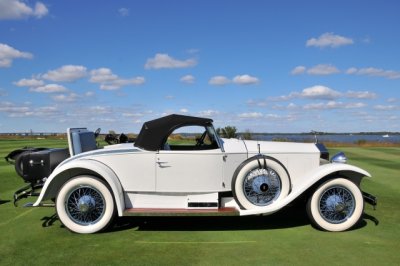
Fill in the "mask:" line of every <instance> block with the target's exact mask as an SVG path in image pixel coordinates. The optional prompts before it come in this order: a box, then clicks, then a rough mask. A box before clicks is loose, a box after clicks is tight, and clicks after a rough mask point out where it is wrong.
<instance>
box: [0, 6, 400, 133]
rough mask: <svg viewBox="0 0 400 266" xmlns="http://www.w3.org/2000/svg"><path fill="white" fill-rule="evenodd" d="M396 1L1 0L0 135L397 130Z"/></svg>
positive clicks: (399, 60)
mask: <svg viewBox="0 0 400 266" xmlns="http://www.w3.org/2000/svg"><path fill="white" fill-rule="evenodd" d="M399 11H400V2H399V1H76V0H73V1H23V0H0V132H21V131H29V130H31V129H32V130H33V131H40V132H43V131H45V132H54V131H56V132H62V131H64V130H65V129H66V128H67V127H88V128H90V129H95V128H97V127H101V128H102V129H103V132H107V131H108V130H115V131H117V132H125V133H127V132H138V131H139V129H140V127H141V125H142V123H143V122H144V121H147V120H150V119H154V118H158V117H160V116H163V115H167V114H171V113H180V114H186V115H194V116H204V117H210V118H213V119H214V121H215V125H216V126H226V125H232V126H236V127H237V128H238V129H239V130H241V131H244V130H250V131H252V132H309V131H311V130H317V131H330V132H332V131H333V132H360V131H400V48H399V47H400V31H399V30H398V27H399V25H400V16H399V15H398V14H399Z"/></svg>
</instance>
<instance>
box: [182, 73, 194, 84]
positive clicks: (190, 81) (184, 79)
mask: <svg viewBox="0 0 400 266" xmlns="http://www.w3.org/2000/svg"><path fill="white" fill-rule="evenodd" d="M195 80H196V79H195V78H194V77H193V76H192V75H185V76H183V77H181V78H180V81H181V82H182V83H186V84H193V83H194V82H195Z"/></svg>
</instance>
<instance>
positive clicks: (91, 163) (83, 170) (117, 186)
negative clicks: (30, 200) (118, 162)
mask: <svg viewBox="0 0 400 266" xmlns="http://www.w3.org/2000/svg"><path fill="white" fill-rule="evenodd" d="M82 174H86V175H95V176H98V177H100V178H103V179H104V180H105V181H106V182H107V184H108V186H109V187H110V189H111V191H112V193H113V195H114V199H115V204H116V207H117V210H118V215H119V216H122V215H123V211H124V209H125V203H124V195H123V190H122V186H121V183H120V182H119V179H118V177H117V175H116V174H115V173H114V171H112V169H110V168H109V167H108V166H106V165H105V164H103V163H101V162H99V161H96V160H87V159H83V160H73V161H70V162H68V163H66V164H63V165H62V166H60V167H58V168H56V169H55V170H54V171H53V173H52V174H51V175H50V176H49V178H48V179H47V181H46V183H45V184H44V186H43V188H42V191H41V192H40V195H39V198H38V199H37V201H36V202H35V203H34V204H33V205H32V206H33V207H37V206H40V205H41V202H42V201H44V200H48V199H53V198H56V196H57V193H58V191H59V189H60V188H61V187H62V185H63V184H64V183H65V182H66V181H67V180H68V179H70V178H73V177H75V176H78V175H82Z"/></svg>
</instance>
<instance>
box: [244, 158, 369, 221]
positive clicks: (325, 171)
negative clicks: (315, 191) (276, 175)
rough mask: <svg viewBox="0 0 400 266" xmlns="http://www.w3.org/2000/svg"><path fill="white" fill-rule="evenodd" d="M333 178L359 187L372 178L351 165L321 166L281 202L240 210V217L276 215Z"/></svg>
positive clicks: (295, 184)
mask: <svg viewBox="0 0 400 266" xmlns="http://www.w3.org/2000/svg"><path fill="white" fill-rule="evenodd" d="M332 176H340V177H342V178H346V179H349V180H351V181H353V182H354V183H355V184H356V185H357V186H359V185H360V182H361V180H362V178H363V177H364V176H367V177H371V175H370V174H369V173H368V172H367V171H365V170H363V169H361V168H359V167H356V166H353V165H350V164H340V163H330V164H325V165H321V166H319V167H318V168H316V169H314V170H313V171H311V172H308V173H306V174H305V175H304V176H303V177H301V178H299V179H298V180H296V182H295V183H294V184H293V187H292V191H291V193H290V194H289V195H288V196H287V197H286V198H284V199H282V200H281V202H277V204H273V206H272V207H269V206H265V207H263V208H257V209H254V210H240V215H253V214H270V213H274V212H276V211H278V210H280V209H281V208H283V207H285V206H286V205H288V204H289V203H290V202H292V201H293V200H295V199H296V198H298V197H299V196H300V195H301V194H303V193H304V192H305V191H306V190H308V189H309V188H311V187H312V186H314V185H316V184H318V183H319V182H321V181H323V180H325V179H327V178H329V177H332Z"/></svg>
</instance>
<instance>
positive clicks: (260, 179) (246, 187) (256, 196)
mask: <svg viewBox="0 0 400 266" xmlns="http://www.w3.org/2000/svg"><path fill="white" fill-rule="evenodd" d="M243 192H244V195H245V196H246V198H247V199H248V200H249V201H250V202H251V203H252V204H254V205H257V206H267V205H268V204H271V203H272V202H273V201H274V200H276V199H277V198H278V197H279V195H280V192H281V181H280V177H279V175H278V174H277V173H276V172H275V171H274V170H273V169H271V168H268V169H259V168H257V169H254V170H252V171H250V172H249V173H248V174H247V176H246V177H245V179H244V181H243Z"/></svg>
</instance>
